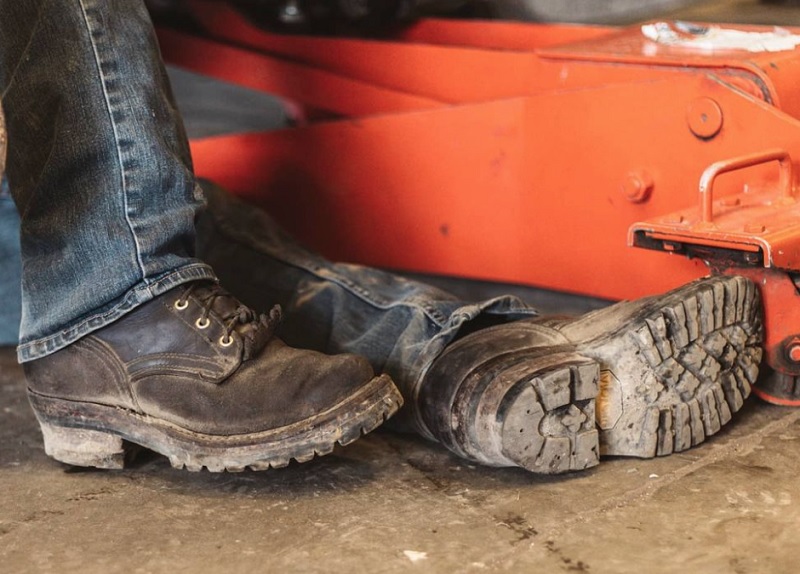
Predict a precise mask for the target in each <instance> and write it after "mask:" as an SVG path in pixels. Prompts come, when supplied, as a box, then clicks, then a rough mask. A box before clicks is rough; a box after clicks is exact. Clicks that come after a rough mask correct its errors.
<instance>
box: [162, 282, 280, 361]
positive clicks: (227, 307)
mask: <svg viewBox="0 0 800 574" xmlns="http://www.w3.org/2000/svg"><path fill="white" fill-rule="evenodd" d="M192 295H194V298H195V299H196V300H197V301H198V302H199V303H200V305H201V306H202V309H203V311H202V313H201V314H200V317H199V318H198V319H197V322H196V323H195V324H196V325H197V327H199V328H201V329H205V328H206V327H208V325H210V323H211V320H210V319H209V316H210V315H211V313H215V314H216V315H217V316H218V317H219V319H220V321H221V322H222V324H223V326H224V334H223V336H222V337H221V338H220V341H219V342H220V344H221V345H223V346H226V347H227V346H229V345H231V344H232V343H233V337H232V333H233V332H234V331H236V332H237V333H239V335H241V336H242V337H243V338H244V339H246V340H247V342H249V343H251V345H247V347H248V348H249V350H250V351H256V350H258V349H260V348H261V347H263V346H264V344H266V342H267V341H268V340H269V338H270V337H271V336H272V333H273V332H274V331H275V328H277V326H278V324H279V323H280V320H281V309H280V306H279V305H275V306H274V307H273V308H272V309H271V310H270V312H269V314H260V313H257V312H256V311H255V310H253V309H251V308H250V307H248V306H247V305H245V304H243V303H242V302H241V301H239V300H238V299H237V298H236V297H234V296H233V295H232V294H230V293H228V291H226V290H225V289H224V288H223V287H222V286H221V285H219V284H218V283H207V282H195V283H192V284H190V285H189V286H188V287H187V288H186V290H185V291H184V292H183V294H182V295H181V297H180V298H179V299H178V301H177V302H176V303H175V305H176V307H177V308H179V309H180V308H186V305H188V301H189V297H190V296H192ZM252 343H257V344H256V345H255V346H256V347H258V349H255V348H252V347H253V346H254V345H252ZM248 354H252V353H248Z"/></svg>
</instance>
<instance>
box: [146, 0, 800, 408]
mask: <svg viewBox="0 0 800 574" xmlns="http://www.w3.org/2000/svg"><path fill="white" fill-rule="evenodd" d="M188 5H189V6H190V7H191V11H192V12H193V18H194V19H195V21H196V24H197V25H196V26H194V27H193V28H192V30H193V31H192V32H186V31H179V30H176V29H161V30H160V33H159V37H160V41H161V46H162V50H163V52H164V56H165V58H166V59H167V61H169V62H171V63H173V64H175V65H178V66H181V67H184V68H187V69H190V70H193V71H196V72H200V73H203V74H207V75H209V76H213V77H216V78H219V79H222V80H226V81H230V82H234V83H237V84H240V85H243V86H247V87H250V88H254V89H258V90H263V91H265V92H270V93H273V94H277V95H279V96H282V97H284V98H286V99H287V100H291V101H293V102H295V103H296V106H297V109H302V110H303V113H302V114H301V116H302V117H303V118H305V120H304V121H302V122H301V123H300V124H299V125H298V126H297V127H293V128H291V129H284V130H280V131H275V132H270V133H255V134H246V135H232V136H225V137H215V138H208V139H204V140H197V141H193V142H192V151H193V154H194V158H195V163H196V169H197V172H198V174H199V175H201V176H204V177H209V178H211V179H214V180H216V181H217V182H219V183H221V184H222V185H224V186H226V187H227V188H229V189H230V190H232V191H233V192H235V193H236V194H238V195H239V196H241V197H244V198H246V199H247V200H249V201H251V202H253V203H255V204H258V205H260V206H262V207H265V208H266V209H268V210H269V211H270V212H271V213H272V214H273V215H274V216H275V217H276V218H278V220H279V221H281V223H282V224H283V225H284V226H285V227H287V228H288V229H289V230H290V231H291V232H292V233H294V234H295V235H296V236H297V237H299V238H300V239H301V240H303V241H304V242H305V243H306V244H308V245H310V246H311V247H313V248H316V249H318V250H319V251H321V252H323V253H324V254H326V255H327V256H329V257H331V258H334V259H338V260H348V261H355V262H360V263H365V264H370V265H378V266H381V267H387V268H393V269H402V270H410V271H416V272H424V273H435V274H446V275H455V276H463V277H472V278H480V279H488V280H494V281H502V282H511V283H523V284H530V285H536V286H540V287H545V288H551V289H556V290H561V291H569V292H573V293H581V294H586V295H593V296H599V297H605V298H612V299H621V298H635V297H639V296H643V295H646V294H651V293H656V292H663V291H665V290H668V289H671V288H673V287H676V286H678V285H680V284H682V283H685V282H688V281H690V280H692V279H694V278H696V277H699V276H703V275H705V274H707V273H708V271H709V268H710V269H711V270H713V271H714V272H720V273H730V274H741V275H746V276H748V277H750V278H752V279H753V280H754V281H756V282H757V283H758V284H759V285H760V286H761V291H762V296H763V301H764V305H765V313H766V318H765V326H766V343H765V348H766V360H767V363H768V364H769V366H770V367H771V368H772V372H771V374H770V375H769V376H767V377H765V380H764V381H763V382H762V383H760V386H759V388H757V389H755V392H756V393H757V394H758V395H760V396H761V397H762V398H764V399H766V400H768V401H770V402H773V403H778V404H783V405H793V406H800V384H798V383H800V295H799V294H798V286H800V203H798V200H797V198H796V191H795V187H796V184H795V175H794V168H795V161H797V159H798V158H800V121H798V119H797V118H800V90H799V89H798V86H800V50H798V49H797V48H796V46H797V45H800V35H799V34H800V30H792V29H788V30H787V29H773V28H766V27H740V26H737V27H735V28H734V27H730V26H723V27H713V26H711V27H703V26H697V25H688V24H684V23H672V22H651V23H648V24H646V25H640V26H634V27H630V28H613V27H590V26H569V25H536V24H521V23H500V22H476V21H455V20H423V21H420V22H418V23H416V24H414V25H412V26H410V27H408V28H406V29H404V30H402V31H401V32H399V33H397V34H395V35H394V36H392V37H390V38H389V39H383V40H380V41H377V40H364V39H342V38H323V37H302V36H287V35H277V34H272V33H269V32H267V31H264V30H262V29H260V28H259V27H258V26H256V25H254V24H252V23H250V22H249V21H248V20H246V19H245V18H243V17H242V16H241V15H240V14H239V13H238V12H237V11H236V10H235V9H233V8H232V7H231V6H230V5H228V4H227V3H225V2H214V1H207V0H190V1H189V2H188ZM198 30H199V31H198ZM632 246H633V247H641V248H645V249H630V247H632ZM658 252H661V253H658Z"/></svg>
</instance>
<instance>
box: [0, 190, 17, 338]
mask: <svg viewBox="0 0 800 574" xmlns="http://www.w3.org/2000/svg"><path fill="white" fill-rule="evenodd" d="M21 266H22V263H21V261H20V253H19V215H17V209H16V207H15V206H14V201H13V200H12V199H11V194H10V193H9V191H8V186H7V185H6V182H5V180H3V183H2V186H0V345H16V344H17V342H18V341H19V321H20V311H21V307H20V282H21V278H20V270H21Z"/></svg>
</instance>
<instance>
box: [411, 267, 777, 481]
mask: <svg viewBox="0 0 800 574" xmlns="http://www.w3.org/2000/svg"><path fill="white" fill-rule="evenodd" d="M761 342H762V324H761V306H760V296H759V293H758V289H757V288H756V286H755V285H754V284H753V283H752V282H750V281H749V280H747V279H744V278H742V277H726V276H717V277H711V278H707V279H702V280H698V281H695V282H693V283H690V284H688V285H685V286H683V287H681V288H679V289H676V290H674V291H671V292H670V293H667V294H666V295H664V296H660V297H648V298H645V299H641V300H638V301H632V302H622V303H618V304H616V305H612V306H610V307H607V308H605V309H601V310H599V311H594V312H592V313H589V314H587V315H584V316H582V317H580V318H578V319H574V320H568V319H533V320H522V321H517V322H514V323H508V324H504V325H500V326H496V327H490V328H487V329H483V330H480V331H477V332H474V333H472V334H469V335H467V336H465V337H464V338H462V339H460V340H458V341H456V342H455V343H453V344H452V345H451V346H450V347H448V348H447V349H446V350H445V351H444V353H443V354H442V355H441V356H440V357H439V358H438V359H437V360H436V361H435V362H434V363H433V365H432V366H431V368H430V369H429V371H428V373H427V374H426V375H425V377H424V379H423V380H422V382H421V385H420V387H419V389H418V391H417V392H416V393H414V400H415V405H414V406H415V407H416V411H417V412H418V416H417V419H418V423H419V424H420V425H421V426H422V427H423V428H422V429H421V430H422V432H423V433H424V434H429V435H432V436H433V437H435V438H436V439H437V440H439V441H440V442H442V443H443V444H445V445H446V446H447V447H448V448H450V449H451V450H452V451H453V452H455V453H457V454H459V455H461V456H464V457H466V458H470V459H473V460H476V461H479V462H482V463H484V464H489V465H495V466H521V467H523V468H526V469H528V470H530V471H533V472H538V473H560V472H566V471H571V470H580V469H583V468H588V467H591V466H594V465H596V464H597V463H598V462H599V458H600V455H620V456H636V457H644V458H648V457H654V456H658V455H666V454H670V453H672V452H680V451H683V450H685V449H687V448H690V447H692V446H694V445H697V444H699V443H701V442H703V441H704V440H705V439H706V437H708V436H710V435H712V434H714V433H716V432H717V431H719V430H720V428H721V426H722V425H724V424H726V423H727V422H729V421H730V420H731V415H732V414H733V413H735V412H736V411H738V410H739V409H740V408H741V406H742V403H743V401H744V399H745V398H747V396H748V395H749V394H750V386H751V385H752V384H753V383H754V382H755V381H756V378H757V376H758V365H759V362H760V360H761V355H762V349H761ZM409 400H410V399H409ZM426 431H427V432H426Z"/></svg>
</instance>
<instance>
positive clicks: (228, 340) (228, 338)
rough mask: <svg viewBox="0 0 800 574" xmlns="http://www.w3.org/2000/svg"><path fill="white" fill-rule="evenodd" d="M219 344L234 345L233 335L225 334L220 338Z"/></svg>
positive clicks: (224, 345)
mask: <svg viewBox="0 0 800 574" xmlns="http://www.w3.org/2000/svg"><path fill="white" fill-rule="evenodd" d="M219 344H220V345H221V346H223V347H230V346H231V345H233V337H231V336H230V335H223V336H222V337H220V339H219Z"/></svg>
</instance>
